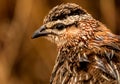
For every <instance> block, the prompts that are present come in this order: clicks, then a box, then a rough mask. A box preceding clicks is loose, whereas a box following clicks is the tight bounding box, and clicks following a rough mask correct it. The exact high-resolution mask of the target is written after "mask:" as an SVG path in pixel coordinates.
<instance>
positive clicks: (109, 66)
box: [51, 42, 120, 84]
mask: <svg viewBox="0 0 120 84" xmlns="http://www.w3.org/2000/svg"><path fill="white" fill-rule="evenodd" d="M84 50H85V49H84ZM82 55H83V57H82ZM82 55H81V56H80V57H79V56H78V54H77V55H76V56H75V57H78V58H77V59H79V61H76V62H73V61H72V62H69V61H68V60H67V59H65V58H64V55H63V58H62V57H61V56H58V57H59V58H58V59H57V62H56V65H55V67H54V69H53V73H52V77H51V84H86V83H88V84H89V83H90V84H120V42H108V43H104V44H103V45H99V46H95V47H93V48H91V49H86V50H85V51H83V52H82ZM75 57H74V60H76V58H75Z"/></svg>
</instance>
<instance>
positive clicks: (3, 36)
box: [0, 0, 120, 84]
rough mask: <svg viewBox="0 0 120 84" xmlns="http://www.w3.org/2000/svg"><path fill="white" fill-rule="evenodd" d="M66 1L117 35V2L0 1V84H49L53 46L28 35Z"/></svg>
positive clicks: (119, 24)
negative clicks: (75, 4) (72, 3)
mask: <svg viewBox="0 0 120 84" xmlns="http://www.w3.org/2000/svg"><path fill="white" fill-rule="evenodd" d="M67 2H74V3H77V4H79V5H80V6H82V7H83V8H85V9H86V10H87V11H88V12H89V13H91V14H92V15H93V17H94V18H96V19H97V20H100V21H101V22H103V23H104V24H106V26H107V27H108V28H110V29H111V31H112V32H114V33H116V34H120V0H0V84H49V78H50V75H51V71H52V68H53V65H54V61H55V58H56V55H57V48H56V45H54V44H52V43H50V42H49V41H47V40H46V39H44V38H39V39H31V36H32V34H33V32H34V31H35V30H36V29H37V28H39V27H40V26H41V25H42V21H43V19H44V17H45V15H47V13H48V12H49V10H50V9H51V8H53V7H54V6H56V5H58V4H61V3H67Z"/></svg>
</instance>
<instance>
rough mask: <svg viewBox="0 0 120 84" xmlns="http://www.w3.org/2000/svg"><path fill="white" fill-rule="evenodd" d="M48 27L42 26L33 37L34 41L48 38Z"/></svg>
mask: <svg viewBox="0 0 120 84" xmlns="http://www.w3.org/2000/svg"><path fill="white" fill-rule="evenodd" d="M45 30H46V27H45V25H43V26H41V27H40V28H39V29H38V30H36V31H35V32H34V34H33V36H32V39H34V38H38V37H40V36H46V35H48V34H49V32H47V31H45Z"/></svg>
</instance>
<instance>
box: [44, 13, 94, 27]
mask: <svg viewBox="0 0 120 84" xmlns="http://www.w3.org/2000/svg"><path fill="white" fill-rule="evenodd" d="M86 18H89V19H92V16H91V15H90V14H84V15H81V16H80V15H73V16H69V17H67V18H66V19H63V20H57V21H52V22H48V23H46V24H45V25H46V27H47V28H51V27H52V26H54V25H55V24H58V23H63V24H65V25H70V24H73V23H74V22H76V21H80V20H82V19H86Z"/></svg>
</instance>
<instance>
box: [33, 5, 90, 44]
mask: <svg viewBox="0 0 120 84" xmlns="http://www.w3.org/2000/svg"><path fill="white" fill-rule="evenodd" d="M85 19H92V17H91V15H90V14H88V13H87V12H86V11H85V10H84V9H82V8H81V7H80V6H79V5H77V4H74V3H67V4H61V5H58V6H56V7H54V8H53V9H52V10H51V11H50V12H49V13H48V15H47V16H46V17H45V19H44V24H43V25H42V26H41V27H40V28H39V29H38V30H37V31H35V33H34V34H33V37H32V38H37V37H41V36H45V37H46V38H47V39H49V40H50V41H52V42H55V43H56V44H58V45H59V44H63V43H65V42H67V40H68V39H70V38H73V37H76V36H77V35H78V33H80V32H81V31H80V30H81V29H80V26H79V25H80V21H82V20H85ZM81 25H83V26H84V24H81Z"/></svg>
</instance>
